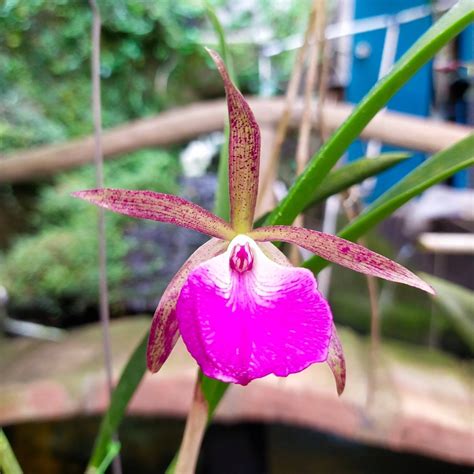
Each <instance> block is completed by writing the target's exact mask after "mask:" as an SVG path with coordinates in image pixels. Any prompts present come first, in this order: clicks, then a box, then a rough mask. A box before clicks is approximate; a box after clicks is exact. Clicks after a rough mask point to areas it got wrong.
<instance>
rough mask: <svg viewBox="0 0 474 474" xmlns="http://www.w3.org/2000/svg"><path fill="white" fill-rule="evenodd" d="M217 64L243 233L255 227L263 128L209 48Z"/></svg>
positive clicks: (236, 216) (236, 223)
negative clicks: (223, 87)
mask: <svg viewBox="0 0 474 474" xmlns="http://www.w3.org/2000/svg"><path fill="white" fill-rule="evenodd" d="M207 51H208V52H209V54H210V55H211V57H212V59H213V60H214V62H215V63H216V66H217V69H218V70H219V72H220V74H221V76H222V79H223V81H224V86H225V90H226V95H227V108H228V110H229V125H230V136H229V195H230V208H231V223H232V227H233V228H234V229H235V230H236V231H237V232H241V233H245V232H247V231H249V230H250V229H251V228H252V224H253V217H254V212H255V204H256V202H257V191H258V173H259V167H260V129H259V128H258V124H257V122H256V120H255V117H254V115H253V112H252V110H251V109H250V107H249V105H248V104H247V102H246V101H245V99H244V97H243V96H242V94H241V93H240V92H239V91H238V89H237V88H236V87H235V86H234V84H232V81H231V80H230V78H229V75H228V73H227V70H226V68H225V65H224V62H223V61H222V59H221V57H220V56H219V55H218V54H217V53H216V52H215V51H213V50H210V49H208V50H207Z"/></svg>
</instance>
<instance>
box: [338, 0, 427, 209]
mask: <svg viewBox="0 0 474 474" xmlns="http://www.w3.org/2000/svg"><path fill="white" fill-rule="evenodd" d="M354 2H355V19H356V20H357V19H361V18H367V17H371V16H375V15H384V14H395V13H398V12H400V11H402V10H405V9H408V8H413V7H417V6H420V5H425V4H427V3H428V2H427V1H426V0H354ZM431 24H432V20H431V17H430V16H427V17H425V18H422V19H419V20H416V21H413V22H411V23H405V24H403V25H400V34H399V38H398V47H397V52H396V59H398V58H400V57H401V56H402V55H403V53H405V51H407V49H409V48H410V46H412V45H413V43H414V42H415V41H416V40H417V39H418V38H419V37H420V36H421V35H422V34H423V33H424V32H425V31H426V30H427V29H428V28H429V27H430V26H431ZM385 31H386V30H385V29H384V30H376V31H370V32H367V33H360V34H357V35H355V36H354V40H353V46H352V71H351V81H350V84H349V86H348V88H347V90H346V99H347V100H348V101H349V102H352V103H354V104H356V103H357V102H359V101H360V100H361V99H362V98H363V97H364V96H365V94H366V93H367V92H368V91H369V90H370V88H371V87H372V86H373V85H374V84H375V82H376V81H377V78H378V74H379V68H380V62H381V58H382V51H383V46H384V40H385ZM360 42H366V43H367V44H368V45H370V54H369V55H368V57H365V58H357V57H356V55H355V49H356V48H357V45H358V44H359V43H360ZM432 89H433V87H432V64H431V63H429V64H427V65H426V66H424V67H423V68H422V69H421V70H420V71H419V72H418V73H417V74H416V75H415V76H414V77H413V78H412V79H411V80H410V81H409V82H408V83H407V84H406V85H405V86H404V87H403V88H402V89H401V90H400V91H399V92H398V93H397V94H396V95H395V96H394V97H393V98H392V100H391V101H390V102H389V104H388V108H389V110H394V111H399V112H405V113H409V114H413V115H419V116H423V117H425V116H428V114H429V111H430V104H431V98H432ZM394 150H400V148H394V147H390V146H384V147H383V149H382V151H383V152H388V151H394ZM365 152H366V143H363V142H362V141H360V140H357V141H356V142H354V143H353V144H352V145H351V147H350V148H349V160H355V159H357V158H360V157H361V156H364V155H365ZM424 158H425V155H424V154H422V153H416V154H415V155H414V156H413V158H410V159H409V160H406V161H405V162H404V163H402V164H400V165H398V166H396V167H394V168H392V169H391V170H389V171H387V172H385V173H383V174H381V175H380V176H379V178H378V179H377V183H376V185H375V189H374V191H373V193H372V194H371V196H369V198H368V199H369V201H370V200H373V199H375V198H376V197H378V196H379V195H380V194H382V193H383V192H384V191H385V190H386V189H388V188H389V187H390V186H392V185H393V184H395V183H396V182H398V181H399V180H400V179H401V178H402V177H403V176H405V175H406V174H407V173H408V172H409V171H411V170H412V169H413V168H415V167H416V166H417V165H418V164H419V163H421V162H422V161H423V159H424Z"/></svg>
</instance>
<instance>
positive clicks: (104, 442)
mask: <svg viewBox="0 0 474 474" xmlns="http://www.w3.org/2000/svg"><path fill="white" fill-rule="evenodd" d="M147 342H148V333H147V334H146V335H145V336H144V337H143V339H142V340H141V341H140V343H139V344H138V346H137V347H136V348H135V350H134V352H133V354H132V355H131V357H130V359H129V360H128V362H127V365H126V366H125V368H124V369H123V371H122V374H121V376H120V380H119V383H118V384H117V386H116V387H115V389H114V391H113V393H112V397H111V399H110V404H109V408H108V410H107V412H106V413H105V415H104V417H103V418H102V422H101V424H100V429H99V434H98V435H97V438H96V441H95V445H94V450H93V453H92V457H91V459H90V461H89V465H88V468H87V474H100V473H101V472H104V471H105V468H106V467H107V461H108V462H109V463H110V462H111V461H112V460H113V458H114V456H115V455H112V454H113V453H115V454H117V453H118V451H117V448H118V447H119V446H118V443H114V441H113V435H114V433H116V432H117V429H118V427H119V425H120V423H121V421H122V419H123V417H124V415H125V412H126V410H127V405H128V402H129V401H130V399H131V398H132V396H133V394H134V393H135V391H136V390H137V388H138V385H139V384H140V381H141V380H142V378H143V375H144V374H145V371H146V346H147Z"/></svg>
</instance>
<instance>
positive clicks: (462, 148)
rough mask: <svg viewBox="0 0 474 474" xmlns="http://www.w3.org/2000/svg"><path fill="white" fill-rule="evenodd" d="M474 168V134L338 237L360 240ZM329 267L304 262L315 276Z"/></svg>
mask: <svg viewBox="0 0 474 474" xmlns="http://www.w3.org/2000/svg"><path fill="white" fill-rule="evenodd" d="M473 165H474V134H473V135H470V136H468V137H466V138H465V139H464V140H461V141H460V142H458V143H456V144H455V145H453V146H451V147H449V148H447V149H446V150H443V151H441V152H439V153H436V155H433V156H432V157H431V158H429V159H427V160H426V161H425V162H424V163H422V164H421V165H420V166H418V167H417V168H416V169H414V170H413V171H412V172H411V173H409V174H408V175H407V176H405V178H403V179H402V180H401V181H399V182H398V183H397V184H395V185H394V186H392V187H391V188H390V189H389V190H388V191H387V192H385V193H384V194H382V195H381V196H380V197H379V198H378V199H377V200H376V201H374V202H373V203H372V204H371V205H370V206H368V207H367V208H366V209H365V210H364V211H363V212H362V214H360V215H359V216H358V217H357V218H356V219H354V220H353V221H352V222H351V223H350V224H349V225H347V226H346V227H345V228H344V229H343V230H342V231H341V232H339V234H338V235H339V236H340V237H342V238H344V239H347V240H357V239H358V238H359V237H361V236H362V235H364V234H365V233H366V232H367V231H368V230H370V229H372V228H373V227H374V226H375V225H377V224H378V223H380V222H381V221H383V220H384V219H385V218H386V217H388V216H389V215H391V214H392V213H393V212H394V211H396V210H397V209H398V208H400V207H401V206H402V205H403V204H405V203H406V202H408V201H409V200H410V199H411V198H413V197H415V196H418V195H419V194H420V193H422V192H423V191H424V190H425V189H428V188H429V187H430V186H433V185H434V184H436V183H439V182H441V181H443V180H445V179H446V178H448V177H449V176H452V175H453V174H455V173H457V172H458V171H460V170H462V169H464V168H468V167H469V166H473ZM326 265H327V262H326V261H325V260H323V259H321V258H320V257H312V258H310V259H309V260H307V261H306V262H305V263H304V266H305V267H306V268H309V269H310V270H312V271H313V272H315V273H317V272H319V271H320V270H321V269H322V268H324V267H325V266H326Z"/></svg>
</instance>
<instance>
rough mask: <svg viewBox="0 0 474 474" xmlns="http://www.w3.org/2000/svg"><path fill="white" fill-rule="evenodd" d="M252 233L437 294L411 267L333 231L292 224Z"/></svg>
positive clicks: (257, 239)
mask: <svg viewBox="0 0 474 474" xmlns="http://www.w3.org/2000/svg"><path fill="white" fill-rule="evenodd" d="M249 235H250V237H252V238H253V239H255V240H256V241H269V240H270V241H281V242H289V243H292V244H296V245H298V246H300V247H302V248H304V249H307V250H309V251H310V252H313V253H315V254H316V255H319V256H321V257H323V258H324V259H326V260H329V261H330V262H334V263H337V264H339V265H342V266H344V267H347V268H350V269H351V270H355V271H356V272H360V273H365V274H366V275H373V276H376V277H379V278H384V279H385V280H390V281H395V282H398V283H404V284H405V285H410V286H414V287H416V288H420V289H421V290H424V291H427V292H428V293H432V294H434V290H433V288H431V286H430V285H428V284H427V283H425V282H424V281H423V280H422V279H421V278H419V277H417V276H416V275H415V274H414V273H412V272H411V271H410V270H408V269H406V268H405V267H403V266H402V265H399V264H398V263H396V262H394V261H393V260H390V259H389V258H387V257H384V256H382V255H379V254H378V253H375V252H372V251H371V250H369V249H367V248H365V247H363V246H362V245H359V244H355V243H354V242H350V241H348V240H345V239H341V238H340V237H336V236H335V235H331V234H324V233H323V232H317V231H315V230H310V229H304V228H302V227H292V226H270V227H260V228H259V229H255V230H254V231H252V232H251V233H250V234H249Z"/></svg>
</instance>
